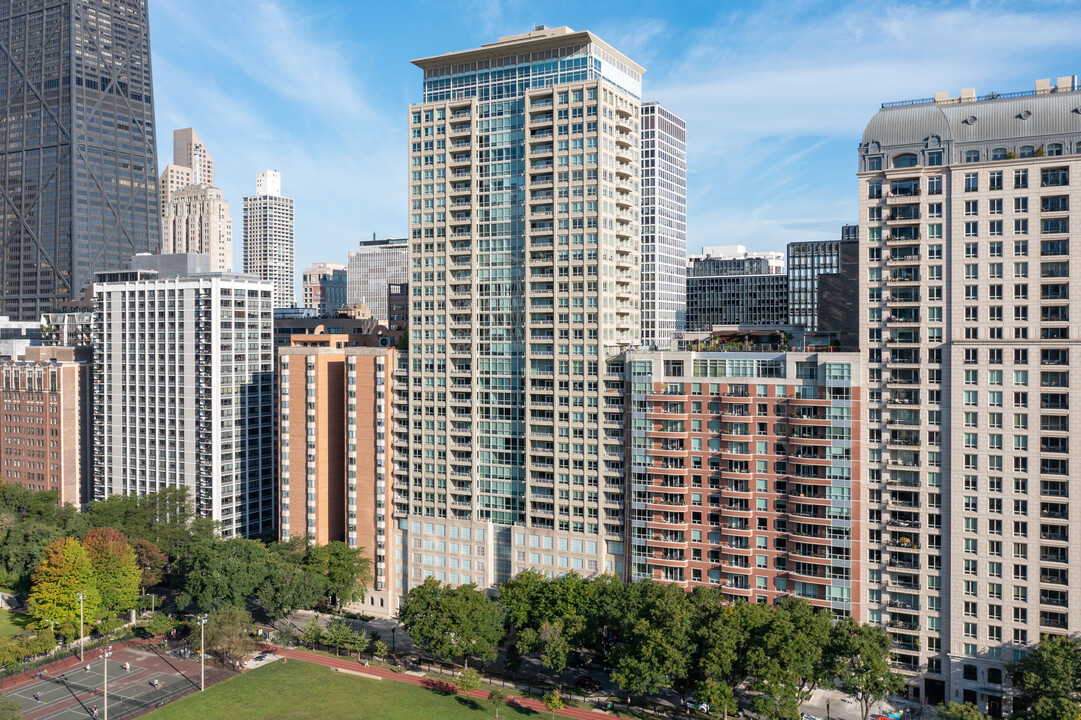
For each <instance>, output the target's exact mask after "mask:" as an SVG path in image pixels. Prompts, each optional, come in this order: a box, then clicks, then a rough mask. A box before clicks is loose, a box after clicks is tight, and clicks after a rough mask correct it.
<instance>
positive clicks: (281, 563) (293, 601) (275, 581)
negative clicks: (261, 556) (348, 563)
mask: <svg viewBox="0 0 1081 720" xmlns="http://www.w3.org/2000/svg"><path fill="white" fill-rule="evenodd" d="M325 593H326V579H325V578H324V577H323V576H322V575H319V574H317V573H315V572H312V571H311V570H309V569H308V568H306V567H305V566H304V565H302V564H300V562H299V561H297V562H294V561H293V560H292V559H290V558H288V557H285V556H282V555H280V554H278V553H275V552H271V553H270V554H269V556H268V558H267V573H266V578H265V579H264V580H263V582H262V584H261V585H260V586H259V589H258V594H259V604H260V605H262V606H263V609H264V610H266V612H267V614H268V615H270V616H271V617H275V618H282V617H284V618H288V617H290V616H292V614H293V613H295V612H296V611H297V610H306V609H310V608H313V607H315V606H316V604H318V602H319V600H320V599H322V598H323V596H324V595H325Z"/></svg>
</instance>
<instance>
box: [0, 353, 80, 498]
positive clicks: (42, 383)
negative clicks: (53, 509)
mask: <svg viewBox="0 0 1081 720" xmlns="http://www.w3.org/2000/svg"><path fill="white" fill-rule="evenodd" d="M80 357H81V356H80ZM0 374H2V375H3V394H4V415H3V422H2V423H0V448H2V449H3V464H2V466H0V473H2V475H3V478H4V482H6V483H14V484H17V485H21V486H23V487H25V488H27V489H29V490H49V491H53V492H55V493H56V494H57V502H58V504H60V505H61V506H62V505H66V504H71V505H74V506H75V507H83V504H84V502H85V497H84V491H85V490H86V486H87V484H88V478H89V477H90V476H89V468H90V462H89V459H90V448H91V436H90V432H89V419H90V392H89V380H90V365H89V363H88V362H86V361H85V360H83V359H76V352H75V350H74V349H73V348H57V347H34V348H29V349H28V350H27V353H26V356H25V357H24V358H20V359H18V360H12V359H5V360H2V361H0Z"/></svg>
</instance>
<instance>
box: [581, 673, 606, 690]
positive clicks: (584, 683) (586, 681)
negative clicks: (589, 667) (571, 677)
mask: <svg viewBox="0 0 1081 720" xmlns="http://www.w3.org/2000/svg"><path fill="white" fill-rule="evenodd" d="M574 686H575V687H576V688H578V689H579V690H581V691H583V692H596V691H597V690H600V689H601V684H600V683H599V682H597V681H596V680H594V679H593V678H590V677H586V676H585V675H582V676H581V677H579V678H578V679H577V680H575V681H574Z"/></svg>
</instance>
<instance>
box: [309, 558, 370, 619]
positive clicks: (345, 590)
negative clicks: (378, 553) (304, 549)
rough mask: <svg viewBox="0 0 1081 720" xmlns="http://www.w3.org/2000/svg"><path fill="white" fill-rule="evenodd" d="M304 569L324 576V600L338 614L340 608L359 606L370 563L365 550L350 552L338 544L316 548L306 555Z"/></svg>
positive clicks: (368, 575) (365, 586) (368, 574)
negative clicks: (306, 567) (357, 604)
mask: <svg viewBox="0 0 1081 720" xmlns="http://www.w3.org/2000/svg"><path fill="white" fill-rule="evenodd" d="M307 565H308V567H309V568H310V569H312V570H313V571H314V572H315V573H317V574H319V575H322V576H323V578H324V579H325V581H326V584H325V586H324V593H325V596H326V597H327V598H328V599H329V600H330V602H331V605H332V606H333V607H336V608H337V609H338V610H339V611H341V609H342V605H348V604H349V603H353V602H360V601H361V600H363V599H364V596H365V594H366V593H367V592H368V587H367V584H366V583H367V582H368V581H369V580H370V579H371V572H372V562H371V560H369V559H368V558H367V557H365V555H364V548H351V547H349V546H348V545H346V544H345V543H343V542H340V541H334V542H329V543H327V544H326V545H316V546H314V547H312V548H311V549H310V550H309V552H308V560H307Z"/></svg>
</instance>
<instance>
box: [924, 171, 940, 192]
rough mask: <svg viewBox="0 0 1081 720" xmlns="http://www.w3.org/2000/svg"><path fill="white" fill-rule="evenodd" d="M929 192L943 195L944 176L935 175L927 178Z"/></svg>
mask: <svg viewBox="0 0 1081 720" xmlns="http://www.w3.org/2000/svg"><path fill="white" fill-rule="evenodd" d="M927 194H928V195H941V194H942V176H941V175H933V176H931V177H929V178H927Z"/></svg>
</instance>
